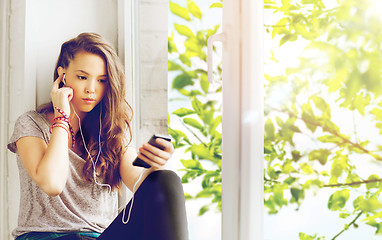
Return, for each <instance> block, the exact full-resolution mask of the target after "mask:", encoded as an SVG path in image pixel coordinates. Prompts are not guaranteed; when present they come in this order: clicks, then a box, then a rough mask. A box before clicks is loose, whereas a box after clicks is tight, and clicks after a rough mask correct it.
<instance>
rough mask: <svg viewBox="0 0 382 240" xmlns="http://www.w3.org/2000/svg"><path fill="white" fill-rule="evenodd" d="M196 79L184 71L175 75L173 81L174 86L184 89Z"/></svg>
mask: <svg viewBox="0 0 382 240" xmlns="http://www.w3.org/2000/svg"><path fill="white" fill-rule="evenodd" d="M193 84H194V81H192V78H191V77H190V75H188V74H187V73H182V74H180V75H178V76H176V77H175V79H174V81H173V82H172V87H173V88H175V89H178V90H179V89H182V88H184V87H185V86H188V85H193Z"/></svg>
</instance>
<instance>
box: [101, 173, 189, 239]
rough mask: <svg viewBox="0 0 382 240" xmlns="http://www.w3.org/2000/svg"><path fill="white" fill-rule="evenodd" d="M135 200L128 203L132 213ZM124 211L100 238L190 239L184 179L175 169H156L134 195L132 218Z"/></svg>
mask: <svg viewBox="0 0 382 240" xmlns="http://www.w3.org/2000/svg"><path fill="white" fill-rule="evenodd" d="M130 205H131V201H130V202H129V203H128V204H127V206H126V212H125V219H124V221H126V220H127V217H128V215H129V209H130ZM122 215H123V214H122V212H121V213H120V214H119V215H118V216H117V218H116V219H115V220H114V221H113V222H112V223H111V224H110V226H109V227H108V228H107V229H106V230H105V231H104V232H103V233H102V234H101V236H100V237H99V238H98V239H99V240H118V239H126V240H187V239H188V228H187V218H186V209H185V201H184V193H183V187H182V183H181V181H180V179H179V177H178V175H176V174H175V173H174V172H173V171H169V170H161V171H155V172H152V173H151V174H150V175H148V176H147V178H146V179H145V180H144V181H143V182H142V184H141V185H140V187H139V188H138V190H137V191H136V193H135V195H134V204H133V208H132V210H131V215H130V220H129V222H128V223H127V224H123V223H122Z"/></svg>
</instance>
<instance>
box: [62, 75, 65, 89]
mask: <svg viewBox="0 0 382 240" xmlns="http://www.w3.org/2000/svg"><path fill="white" fill-rule="evenodd" d="M62 82H63V83H64V86H65V85H66V81H65V73H64V76H63V78H62Z"/></svg>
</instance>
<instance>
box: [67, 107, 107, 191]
mask: <svg viewBox="0 0 382 240" xmlns="http://www.w3.org/2000/svg"><path fill="white" fill-rule="evenodd" d="M72 108H73V111H74V114H75V115H76V116H77V118H78V125H79V128H80V133H81V137H82V142H83V143H84V147H85V150H86V152H87V153H88V155H89V157H90V160H91V161H92V164H93V178H94V182H95V183H96V184H97V185H99V186H101V187H108V188H109V193H110V192H111V186H110V185H109V184H105V183H99V182H98V181H97V174H96V164H97V161H98V158H99V155H100V154H101V129H102V123H101V113H102V106H101V110H100V112H99V133H98V154H97V157H96V160H95V162H94V161H93V158H92V156H91V155H90V152H89V150H88V148H87V147H86V143H85V138H84V135H83V133H82V128H81V119H80V117H79V116H78V114H77V112H76V110H75V109H74V107H73V105H72Z"/></svg>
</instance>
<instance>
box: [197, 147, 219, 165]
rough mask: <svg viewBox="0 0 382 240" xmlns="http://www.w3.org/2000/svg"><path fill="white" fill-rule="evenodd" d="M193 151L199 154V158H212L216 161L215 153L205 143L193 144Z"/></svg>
mask: <svg viewBox="0 0 382 240" xmlns="http://www.w3.org/2000/svg"><path fill="white" fill-rule="evenodd" d="M191 152H192V153H193V154H195V155H196V156H198V158H199V159H201V160H202V159H205V160H211V161H216V160H217V159H216V158H215V157H214V155H213V154H212V153H211V151H210V150H209V149H208V148H207V147H206V146H204V145H203V144H200V145H192V146H191Z"/></svg>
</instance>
